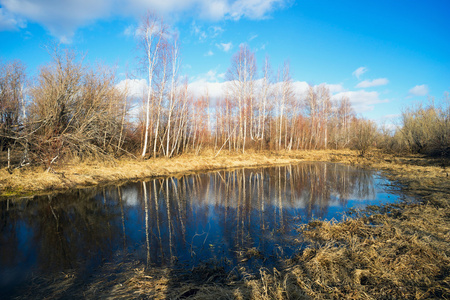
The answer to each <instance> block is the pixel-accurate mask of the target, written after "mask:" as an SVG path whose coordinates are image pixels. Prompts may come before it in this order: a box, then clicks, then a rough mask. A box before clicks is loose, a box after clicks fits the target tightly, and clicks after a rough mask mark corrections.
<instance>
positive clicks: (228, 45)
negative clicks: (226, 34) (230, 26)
mask: <svg viewBox="0 0 450 300" xmlns="http://www.w3.org/2000/svg"><path fill="white" fill-rule="evenodd" d="M216 46H217V48H219V49H220V50H223V51H225V52H228V51H230V50H231V48H232V47H233V44H232V43H231V42H229V43H220V44H216Z"/></svg>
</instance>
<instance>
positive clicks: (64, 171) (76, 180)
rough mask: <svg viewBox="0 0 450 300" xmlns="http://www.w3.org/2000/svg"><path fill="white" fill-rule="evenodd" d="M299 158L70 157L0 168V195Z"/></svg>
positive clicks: (262, 155) (258, 155) (210, 154)
mask: <svg viewBox="0 0 450 300" xmlns="http://www.w3.org/2000/svg"><path fill="white" fill-rule="evenodd" d="M299 161H301V158H295V157H292V156H290V155H285V154H279V155H274V153H271V152H262V153H255V152H251V151H249V152H247V153H246V154H226V153H223V154H222V155H220V156H218V157H216V158H214V153H213V152H212V151H204V152H203V153H202V154H201V155H199V156H196V155H191V154H185V155H182V156H179V157H175V158H172V159H167V158H156V159H149V160H134V159H121V160H114V161H106V162H97V161H84V162H79V161H72V162H69V163H66V164H64V165H60V166H58V165H56V166H54V167H53V170H52V171H50V172H47V171H46V170H45V169H43V168H42V167H29V168H22V169H15V170H14V171H13V173H12V174H10V173H9V172H8V170H7V169H6V168H3V169H1V170H0V196H20V195H24V194H25V195H26V194H29V193H36V192H41V193H42V192H50V191H57V190H59V191H62V190H67V189H72V188H79V187H86V186H94V185H100V184H108V183H114V182H117V181H125V180H137V179H141V178H149V177H157V176H168V175H173V176H176V175H178V174H187V173H192V172H199V171H208V170H215V169H224V168H236V167H249V166H263V165H274V164H287V163H293V162H299Z"/></svg>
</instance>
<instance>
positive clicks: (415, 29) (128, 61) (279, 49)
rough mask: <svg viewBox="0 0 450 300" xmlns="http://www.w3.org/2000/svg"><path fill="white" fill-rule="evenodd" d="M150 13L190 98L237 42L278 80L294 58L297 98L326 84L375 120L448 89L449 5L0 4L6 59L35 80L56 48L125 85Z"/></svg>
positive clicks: (222, 66)
mask: <svg viewBox="0 0 450 300" xmlns="http://www.w3.org/2000/svg"><path fill="white" fill-rule="evenodd" d="M148 9H151V10H155V11H156V12H157V13H159V14H160V15H161V16H164V19H165V22H166V23H167V24H169V26H170V27H171V28H172V30H174V31H177V32H178V33H179V35H180V41H181V58H182V73H183V74H186V75H187V76H188V78H189V80H190V83H191V89H192V90H193V91H194V92H200V91H201V90H204V88H205V86H206V87H208V90H209V91H210V93H211V94H213V95H215V94H220V93H221V91H222V85H223V82H224V80H225V76H224V75H225V73H226V71H227V69H228V67H229V65H230V61H231V57H232V55H233V53H235V52H236V51H237V50H238V48H239V45H240V44H241V43H246V44H248V45H249V46H250V48H251V49H252V50H253V51H255V52H256V56H257V60H258V63H259V70H261V66H262V62H263V59H264V57H265V56H266V55H268V56H269V57H270V60H271V64H272V68H273V70H274V72H275V73H276V70H277V69H278V67H279V66H281V65H282V64H283V62H284V61H285V60H289V61H290V64H291V71H292V77H293V79H294V81H295V82H296V87H297V89H298V91H299V93H301V91H302V88H304V86H305V83H309V84H312V85H318V84H323V83H325V84H328V85H329V87H330V90H331V91H332V93H333V99H338V98H340V97H342V96H348V97H350V100H351V102H352V103H353V105H354V107H355V109H356V111H357V112H358V113H359V114H360V115H362V116H364V117H367V118H370V119H373V120H375V121H377V122H379V123H382V122H386V123H388V124H391V123H395V122H396V121H395V118H394V119H393V118H392V117H395V116H398V115H399V114H400V113H401V110H402V109H403V108H405V107H407V106H410V105H412V104H414V103H417V102H423V103H427V101H428V99H429V98H430V97H434V98H435V101H436V102H438V103H439V101H441V100H442V99H443V97H444V93H445V92H449V91H450V21H448V16H449V12H450V1H448V0H440V1H437V0H428V1H420V0H416V1H410V0H395V1H392V0H390V1H385V0H379V1H350V0H341V1H319V0H316V1H314V0H299V1H292V0H184V1H180V0H165V1H161V0H116V1H108V0H96V1H92V0H91V1H88V0H59V1H55V0H0V41H1V42H0V57H1V59H2V60H3V61H5V60H11V59H20V60H22V61H23V62H24V63H25V64H26V65H27V67H28V72H29V74H30V75H34V74H36V73H37V72H38V70H39V67H40V66H42V65H44V64H46V63H47V62H48V61H49V60H50V57H49V55H48V54H47V52H46V50H45V49H44V45H45V44H48V43H50V42H52V41H57V42H62V43H64V44H68V45H69V46H70V47H73V48H75V49H76V50H78V51H81V52H85V53H86V54H87V56H86V61H87V62H95V61H100V62H103V63H105V64H108V65H111V66H113V65H114V66H116V67H117V72H118V77H119V79H121V80H123V79H126V78H127V74H128V75H130V74H133V75H134V76H135V78H138V79H139V78H145V76H141V75H140V74H138V73H137V72H136V71H135V70H136V67H137V59H136V57H137V56H138V55H139V51H138V50H137V49H136V40H135V38H134V32H135V30H136V27H137V24H138V22H139V18H140V17H141V16H142V14H143V13H144V12H145V11H147V10H148ZM142 82H143V81H141V83H142ZM300 96H301V95H300Z"/></svg>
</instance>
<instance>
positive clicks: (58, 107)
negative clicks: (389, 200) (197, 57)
mask: <svg viewBox="0 0 450 300" xmlns="http://www.w3.org/2000/svg"><path fill="white" fill-rule="evenodd" d="M136 39H137V41H138V45H139V48H140V53H141V54H142V56H141V63H140V66H141V67H142V68H141V71H143V73H144V74H145V77H146V79H147V83H148V88H147V89H146V91H145V92H144V93H143V95H142V99H141V100H142V101H141V103H142V105H140V106H139V109H138V111H139V114H138V116H136V115H132V114H131V113H130V110H131V108H133V101H131V99H130V96H129V93H128V88H127V86H125V88H118V85H117V84H118V80H117V78H116V76H115V72H114V71H113V69H112V68H110V67H107V66H102V65H94V66H90V65H87V64H86V63H84V61H83V57H82V56H80V55H79V54H77V53H76V52H75V51H74V50H71V49H68V48H63V47H60V46H58V45H53V46H50V47H48V52H49V54H50V55H51V58H52V59H51V62H50V63H48V64H47V65H45V66H43V67H41V68H40V70H39V72H38V74H37V76H35V78H32V80H31V79H30V78H28V77H27V73H26V68H25V66H24V64H23V63H21V62H20V61H18V60H15V61H7V62H3V61H0V119H1V123H0V150H1V151H3V152H5V151H7V150H8V149H10V150H11V149H12V150H13V153H15V154H16V155H15V159H16V160H15V164H16V165H17V166H23V165H26V164H41V165H45V166H47V167H48V168H49V169H51V166H52V164H53V163H55V162H57V161H63V160H65V159H74V158H76V159H84V158H92V157H93V158H95V159H109V158H111V157H118V156H122V155H131V156H134V157H142V158H148V157H159V156H165V157H172V156H175V155H180V154H182V153H186V152H194V153H197V154H198V153H199V152H201V151H202V150H203V149H205V148H208V149H213V150H214V153H215V154H216V155H218V154H219V153H220V152H221V151H222V150H228V151H231V152H238V153H245V151H247V150H248V149H254V150H286V151H290V150H314V149H342V148H355V149H358V150H360V152H361V154H362V155H364V153H365V152H366V151H367V149H368V148H369V147H371V146H379V147H385V148H386V149H390V150H395V151H409V152H418V153H427V154H436V153H438V154H439V155H444V156H448V155H449V152H450V151H449V136H450V134H449V132H450V131H449V128H450V125H449V117H450V113H449V101H448V96H447V100H446V101H444V105H443V106H441V107H437V106H434V105H430V106H428V107H426V108H424V107H421V106H420V107H417V108H409V109H406V110H405V111H404V112H403V115H402V124H401V126H399V128H398V130H396V132H395V134H392V133H391V132H387V131H386V132H384V133H383V132H382V131H381V130H379V129H378V128H377V126H376V124H375V123H374V122H373V121H370V120H366V119H364V118H361V117H358V116H357V115H356V114H355V111H354V110H353V108H352V106H351V103H350V100H349V99H348V98H346V97H343V98H341V99H339V100H337V101H336V100H332V99H331V93H330V91H329V89H328V87H327V86H326V85H319V86H311V85H310V86H309V87H308V90H307V93H306V94H304V95H298V94H296V92H295V90H294V85H293V81H292V78H291V70H290V65H289V63H288V62H286V63H284V65H283V66H282V67H281V68H279V70H278V71H277V72H274V71H273V70H272V68H271V65H270V60H269V58H268V57H266V58H265V60H264V62H263V65H262V68H261V72H260V73H258V71H257V62H256V58H255V53H254V52H253V51H252V50H251V49H250V48H249V47H248V46H247V45H241V46H240V48H239V50H238V51H237V52H236V53H235V54H234V55H233V57H232V58H231V64H230V67H229V69H228V71H227V82H226V84H225V89H224V91H223V95H224V96H223V97H221V98H220V99H211V97H210V96H209V93H208V91H207V90H206V91H205V93H204V94H203V95H200V96H198V95H194V94H192V93H191V91H190V90H189V89H188V80H187V79H186V78H184V77H182V76H181V75H180V62H181V56H180V48H179V40H178V36H177V35H176V34H174V33H173V32H172V31H171V30H170V28H169V27H168V26H167V25H166V24H165V23H164V21H163V20H162V19H161V18H160V17H159V16H157V15H155V14H148V15H147V16H146V17H145V18H143V20H142V21H141V24H140V27H139V29H138V30H137V33H136ZM445 103H446V104H445ZM429 124H432V125H429ZM17 153H20V155H17ZM1 157H2V160H3V161H4V160H5V158H4V155H3V156H1Z"/></svg>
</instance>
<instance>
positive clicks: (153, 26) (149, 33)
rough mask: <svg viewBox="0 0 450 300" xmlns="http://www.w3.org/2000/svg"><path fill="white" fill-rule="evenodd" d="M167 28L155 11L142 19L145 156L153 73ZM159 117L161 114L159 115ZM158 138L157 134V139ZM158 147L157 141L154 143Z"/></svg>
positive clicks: (140, 35)
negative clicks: (145, 86) (144, 73)
mask: <svg viewBox="0 0 450 300" xmlns="http://www.w3.org/2000/svg"><path fill="white" fill-rule="evenodd" d="M166 31H167V28H166V26H165V24H164V22H163V20H162V19H161V18H160V17H158V16H157V15H156V14H154V13H148V14H147V15H146V17H145V18H144V19H143V20H142V22H141V25H140V28H139V31H138V32H139V37H140V39H141V41H140V43H141V44H140V45H141V48H142V49H143V50H144V53H145V66H146V72H147V76H148V77H147V78H148V90H147V102H146V110H145V112H146V114H145V136H144V146H143V149H142V154H141V156H142V157H144V156H145V154H146V153H147V145H148V131H149V127H150V102H151V100H152V96H153V90H152V85H153V75H154V72H155V68H156V65H157V64H158V58H159V51H160V49H161V45H162V42H163V40H164V37H165V34H166ZM158 117H159V116H158ZM156 122H157V124H158V125H157V128H158V126H159V118H158V119H157V120H156ZM156 138H157V134H156V136H155V139H156ZM154 147H156V143H155V145H154ZM153 155H156V148H154V149H153Z"/></svg>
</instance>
